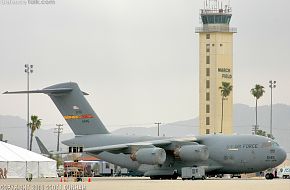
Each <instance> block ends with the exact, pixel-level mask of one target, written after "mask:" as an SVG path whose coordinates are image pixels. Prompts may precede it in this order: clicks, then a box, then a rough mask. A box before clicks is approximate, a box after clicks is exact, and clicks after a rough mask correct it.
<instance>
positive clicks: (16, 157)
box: [0, 141, 57, 178]
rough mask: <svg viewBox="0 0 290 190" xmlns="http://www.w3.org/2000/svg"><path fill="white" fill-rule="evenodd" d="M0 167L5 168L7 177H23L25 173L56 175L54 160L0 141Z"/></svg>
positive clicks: (37, 175)
mask: <svg viewBox="0 0 290 190" xmlns="http://www.w3.org/2000/svg"><path fill="white" fill-rule="evenodd" d="M0 168H1V169H2V171H4V169H5V170H7V171H8V172H7V177H8V178H9V177H10V178H24V177H25V176H26V173H32V174H33V177H56V176H57V174H56V161H55V160H52V159H50V158H47V157H45V156H42V155H40V154H37V153H34V152H31V151H28V150H26V149H23V148H21V147H18V146H14V145H11V144H8V143H5V142H1V141H0Z"/></svg>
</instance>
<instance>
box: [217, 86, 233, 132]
mask: <svg viewBox="0 0 290 190" xmlns="http://www.w3.org/2000/svg"><path fill="white" fill-rule="evenodd" d="M219 89H220V90H221V96H222V119H221V133H223V120H224V100H225V98H226V97H228V96H229V95H230V94H231V91H232V90H233V86H232V85H231V83H229V82H222V86H220V87H219Z"/></svg>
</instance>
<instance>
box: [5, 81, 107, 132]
mask: <svg viewBox="0 0 290 190" xmlns="http://www.w3.org/2000/svg"><path fill="white" fill-rule="evenodd" d="M19 93H44V94H47V95H48V96H49V97H50V98H51V99H52V101H53V102H54V104H55V105H56V107H57V108H58V110H59V111H60V113H61V114H62V115H63V117H64V119H65V120H66V122H67V123H68V125H69V126H70V128H71V129H72V131H73V132H74V134H75V135H90V134H108V133H109V132H108V130H107V129H106V128H105V126H104V124H103V123H102V121H101V120H100V119H99V117H98V116H97V114H96V113H95V112H94V110H93V109H92V107H91V106H90V104H89V103H88V101H87V100H86V98H85V97H84V95H88V94H87V93H85V92H82V91H81V90H80V88H79V86H78V85H77V83H73V82H68V83H61V84H56V85H53V86H50V87H47V88H44V89H42V90H32V91H19V92H5V93H4V94H19Z"/></svg>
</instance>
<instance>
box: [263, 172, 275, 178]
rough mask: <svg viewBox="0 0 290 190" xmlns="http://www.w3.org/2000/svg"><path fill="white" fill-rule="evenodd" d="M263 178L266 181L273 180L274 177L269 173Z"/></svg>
mask: <svg viewBox="0 0 290 190" xmlns="http://www.w3.org/2000/svg"><path fill="white" fill-rule="evenodd" d="M265 178H266V179H273V178H274V175H273V174H271V173H267V174H266V175H265Z"/></svg>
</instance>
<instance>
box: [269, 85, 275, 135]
mask: <svg viewBox="0 0 290 190" xmlns="http://www.w3.org/2000/svg"><path fill="white" fill-rule="evenodd" d="M269 87H270V88H271V111H270V112H271V113H270V114H271V115H270V135H271V136H273V134H272V122H273V120H272V117H273V112H272V107H273V88H276V81H272V80H270V81H269Z"/></svg>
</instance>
